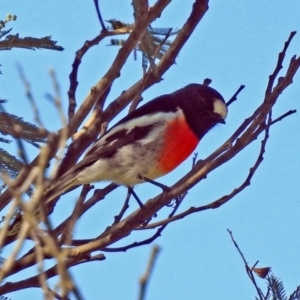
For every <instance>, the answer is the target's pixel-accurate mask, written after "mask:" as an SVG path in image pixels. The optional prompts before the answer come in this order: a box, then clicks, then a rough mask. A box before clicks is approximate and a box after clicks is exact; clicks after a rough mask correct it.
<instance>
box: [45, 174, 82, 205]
mask: <svg viewBox="0 0 300 300" xmlns="http://www.w3.org/2000/svg"><path fill="white" fill-rule="evenodd" d="M77 186H78V183H77V178H76V176H72V174H69V175H68V176H66V177H62V178H58V179H57V181H56V182H54V183H53V185H52V186H50V188H49V189H47V190H46V191H45V193H44V196H43V198H44V201H45V202H44V203H45V204H49V203H50V202H52V201H53V200H54V199H56V198H57V197H58V196H60V195H62V194H64V193H66V192H68V191H70V190H72V189H74V188H76V187H77Z"/></svg>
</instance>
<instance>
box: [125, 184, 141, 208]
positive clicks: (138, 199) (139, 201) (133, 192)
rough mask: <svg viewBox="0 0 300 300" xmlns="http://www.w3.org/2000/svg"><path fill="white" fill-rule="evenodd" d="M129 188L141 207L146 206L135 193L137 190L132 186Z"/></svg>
mask: <svg viewBox="0 0 300 300" xmlns="http://www.w3.org/2000/svg"><path fill="white" fill-rule="evenodd" d="M127 188H128V192H129V193H130V194H131V195H132V196H133V198H134V199H135V200H136V202H137V203H138V205H139V206H140V208H144V207H145V206H144V204H143V203H142V201H141V200H140V198H139V197H138V195H137V194H136V193H135V191H134V190H133V188H132V187H127Z"/></svg>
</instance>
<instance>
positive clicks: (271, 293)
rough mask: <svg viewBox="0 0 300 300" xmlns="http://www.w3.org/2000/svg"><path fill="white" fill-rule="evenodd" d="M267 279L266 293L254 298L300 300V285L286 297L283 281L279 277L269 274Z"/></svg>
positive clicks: (261, 299)
mask: <svg viewBox="0 0 300 300" xmlns="http://www.w3.org/2000/svg"><path fill="white" fill-rule="evenodd" d="M266 279H267V288H268V290H267V293H266V295H265V296H264V295H261V296H260V297H255V300H300V286H297V288H296V290H295V291H294V292H293V293H292V294H291V295H290V297H289V298H288V297H287V296H286V291H285V289H284V285H283V282H282V280H281V279H280V278H278V277H276V276H275V275H273V274H271V275H269V276H267V277H266Z"/></svg>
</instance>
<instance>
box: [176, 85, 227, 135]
mask: <svg viewBox="0 0 300 300" xmlns="http://www.w3.org/2000/svg"><path fill="white" fill-rule="evenodd" d="M171 95H172V97H173V99H174V102H177V105H178V107H179V108H180V109H182V111H183V113H184V115H185V118H186V121H187V123H188V124H189V126H190V127H191V128H192V130H193V131H194V132H195V133H196V135H197V136H198V138H200V139H201V138H202V137H203V136H204V135H205V134H206V133H207V132H208V131H209V130H210V129H211V128H212V127H214V126H215V125H216V124H217V123H222V124H225V118H226V116H227V106H226V104H225V101H224V99H223V97H222V96H221V94H220V93H218V92H217V91H216V90H214V89H213V88H211V87H209V86H206V85H202V84H196V83H193V84H189V85H187V86H185V87H184V88H182V89H180V90H178V91H176V92H174V93H173V94H171Z"/></svg>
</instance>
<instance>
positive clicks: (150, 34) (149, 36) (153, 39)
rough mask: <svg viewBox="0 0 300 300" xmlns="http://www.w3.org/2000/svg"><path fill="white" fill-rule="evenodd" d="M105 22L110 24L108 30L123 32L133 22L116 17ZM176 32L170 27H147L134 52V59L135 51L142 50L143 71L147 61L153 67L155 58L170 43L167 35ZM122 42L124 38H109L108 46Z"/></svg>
mask: <svg viewBox="0 0 300 300" xmlns="http://www.w3.org/2000/svg"><path fill="white" fill-rule="evenodd" d="M107 22H108V23H110V24H111V26H110V27H108V29H109V30H120V31H122V32H123V33H130V32H131V31H132V30H133V28H134V24H127V23H124V22H122V21H119V20H116V19H111V20H108V21H107ZM178 32H179V30H174V29H172V28H152V27H151V26H149V27H148V29H147V30H146V32H145V34H144V36H143V38H142V39H141V41H140V42H139V43H138V44H137V46H136V48H135V52H134V57H135V59H136V51H141V52H142V66H143V69H144V71H145V70H146V69H147V68H148V65H149V63H150V65H151V66H152V67H153V68H155V65H154V61H155V59H156V58H158V59H160V58H162V56H163V55H164V54H165V53H166V52H167V51H168V49H169V47H170V45H171V41H169V40H168V38H169V36H171V35H176V34H177V33H178ZM160 36H162V37H160ZM124 42H125V40H123V39H111V40H110V46H122V45H123V44H124Z"/></svg>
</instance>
